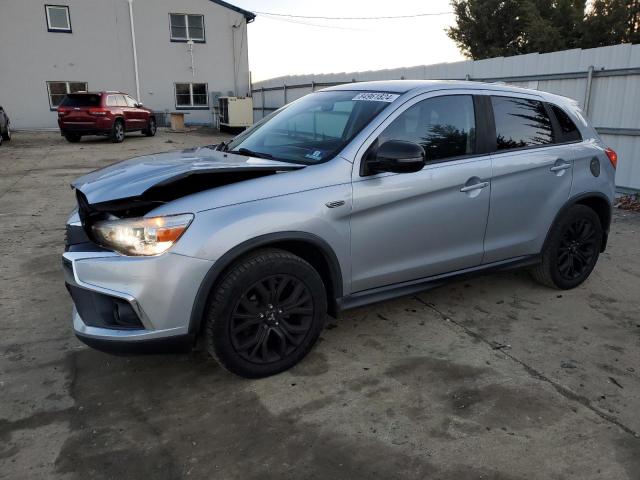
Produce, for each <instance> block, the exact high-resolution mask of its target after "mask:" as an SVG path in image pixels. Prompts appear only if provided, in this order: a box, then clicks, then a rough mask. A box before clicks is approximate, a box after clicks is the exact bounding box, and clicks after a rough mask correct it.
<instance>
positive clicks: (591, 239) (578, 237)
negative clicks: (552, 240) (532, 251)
mask: <svg viewBox="0 0 640 480" xmlns="http://www.w3.org/2000/svg"><path fill="white" fill-rule="evenodd" d="M597 248H599V242H598V241H597V239H596V226H595V225H594V224H593V223H592V222H591V221H590V219H588V218H578V219H577V220H576V221H574V222H573V223H571V224H570V225H569V226H568V228H567V229H566V230H565V232H564V235H563V237H562V240H561V242H560V246H559V247H558V258H557V266H558V272H559V273H560V275H561V276H562V278H564V279H566V280H568V281H572V280H575V279H576V278H580V277H581V276H582V275H584V273H585V271H586V270H590V269H591V268H593V264H594V263H595V261H594V259H595V258H596V257H597V250H596V249H597Z"/></svg>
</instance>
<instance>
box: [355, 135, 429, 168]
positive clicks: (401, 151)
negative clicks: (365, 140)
mask: <svg viewBox="0 0 640 480" xmlns="http://www.w3.org/2000/svg"><path fill="white" fill-rule="evenodd" d="M425 157H426V154H425V151H424V148H422V146H421V145H418V144H417V143H413V142H405V141H402V140H389V141H388V142H385V143H383V144H382V145H380V146H379V147H378V148H377V149H375V150H373V151H372V152H371V156H370V157H369V158H368V159H367V161H366V173H368V174H376V173H381V172H392V173H412V172H418V171H420V170H422V168H423V167H424V163H425Z"/></svg>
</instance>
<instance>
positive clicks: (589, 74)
mask: <svg viewBox="0 0 640 480" xmlns="http://www.w3.org/2000/svg"><path fill="white" fill-rule="evenodd" d="M592 81H593V65H591V66H590V67H589V70H588V71H587V86H586V87H585V89H584V102H583V105H584V114H585V115H586V116H587V117H588V116H589V104H590V103H591V84H592Z"/></svg>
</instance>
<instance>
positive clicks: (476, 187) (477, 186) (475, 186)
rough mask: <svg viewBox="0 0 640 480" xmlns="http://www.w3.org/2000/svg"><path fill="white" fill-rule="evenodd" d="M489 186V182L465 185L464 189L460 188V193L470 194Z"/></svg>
mask: <svg viewBox="0 0 640 480" xmlns="http://www.w3.org/2000/svg"><path fill="white" fill-rule="evenodd" d="M488 186H489V182H479V183H474V184H473V185H467V186H466V187H462V188H461V189H460V191H461V192H462V193H464V192H472V191H473V190H481V189H483V188H486V187H488Z"/></svg>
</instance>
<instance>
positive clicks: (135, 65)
mask: <svg viewBox="0 0 640 480" xmlns="http://www.w3.org/2000/svg"><path fill="white" fill-rule="evenodd" d="M127 1H128V2H129V20H130V22H131V44H132V47H133V71H134V72H135V76H136V100H138V101H139V102H140V101H142V99H141V98H140V77H139V75H138V52H137V49H136V30H135V28H134V26H133V0H127Z"/></svg>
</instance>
